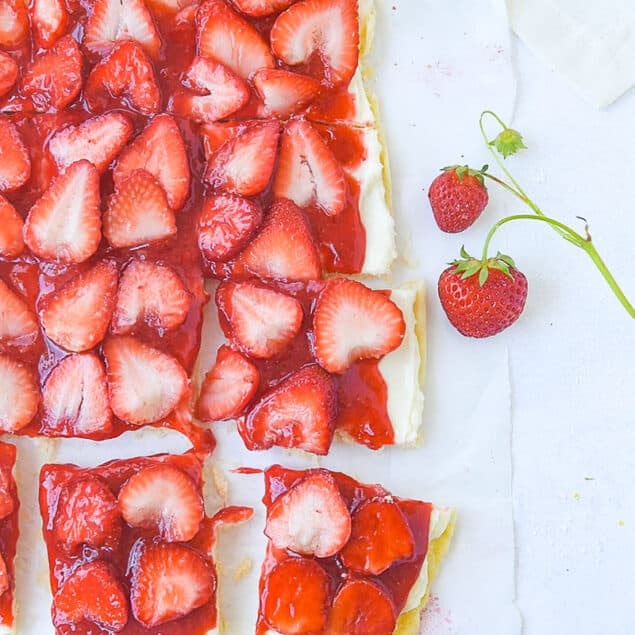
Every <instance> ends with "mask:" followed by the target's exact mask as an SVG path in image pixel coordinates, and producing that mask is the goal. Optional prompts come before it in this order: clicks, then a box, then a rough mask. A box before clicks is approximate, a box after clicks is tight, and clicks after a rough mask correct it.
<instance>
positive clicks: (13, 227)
mask: <svg viewBox="0 0 635 635" xmlns="http://www.w3.org/2000/svg"><path fill="white" fill-rule="evenodd" d="M23 226H24V222H23V221H22V216H20V214H18V213H17V212H16V211H15V207H13V205H11V203H9V201H8V200H7V199H6V198H5V197H4V196H2V194H0V258H7V259H9V260H10V259H11V258H15V257H16V256H19V255H20V254H21V253H22V250H23V249H24V239H23V238H22V228H23Z"/></svg>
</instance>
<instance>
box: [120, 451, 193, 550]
mask: <svg viewBox="0 0 635 635" xmlns="http://www.w3.org/2000/svg"><path fill="white" fill-rule="evenodd" d="M118 501H119V509H120V510H121V515H122V516H123V519H124V520H125V521H126V522H127V523H128V524H129V525H131V526H132V527H142V528H143V529H152V530H153V531H157V532H158V533H159V534H160V536H161V538H162V539H163V540H165V541H166V542H187V541H188V540H192V538H194V536H196V534H197V533H198V530H199V529H200V526H201V522H202V520H203V516H204V509H203V498H202V497H201V493H200V491H199V488H198V487H197V486H196V483H195V482H194V481H193V480H192V479H191V478H190V477H189V476H188V475H187V474H186V473H185V472H183V471H182V470H179V469H178V468H176V467H172V466H171V465H167V464H165V463H157V464H156V465H152V466H150V467H146V468H144V469H142V470H140V471H139V472H136V473H135V474H133V475H132V476H131V477H130V478H129V479H128V480H127V481H126V483H125V484H124V485H123V487H122V488H121V490H120V491H119V497H118Z"/></svg>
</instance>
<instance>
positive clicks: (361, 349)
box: [313, 278, 406, 373]
mask: <svg viewBox="0 0 635 635" xmlns="http://www.w3.org/2000/svg"><path fill="white" fill-rule="evenodd" d="M313 331H314V336H315V340H314V346H315V355H316V357H317V360H318V362H319V364H320V366H322V367H323V368H325V369H326V370H328V371H329V372H330V373H343V372H344V371H345V370H346V369H347V368H349V367H350V366H351V365H352V364H353V363H354V362H355V361H356V360H359V359H379V358H380V357H383V356H384V355H386V354H387V353H390V352H391V351H394V350H395V349H396V348H397V347H398V346H399V345H400V344H401V341H402V340H403V337H404V334H405V332H406V324H405V322H404V319H403V314H402V313H401V311H400V310H399V307H397V305H396V304H395V303H394V302H393V301H392V300H390V298H389V297H388V296H387V295H386V294H385V293H383V292H381V291H374V290H373V289H369V288H368V287H366V286H364V285H363V284H361V282H355V281H354V280H346V279H344V278H338V279H337V280H335V279H334V280H329V281H328V282H327V284H326V286H325V287H324V289H323V290H322V292H321V293H320V295H319V297H318V300H317V303H316V305H315V312H314V314H313Z"/></svg>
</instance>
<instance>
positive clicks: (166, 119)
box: [113, 115, 190, 211]
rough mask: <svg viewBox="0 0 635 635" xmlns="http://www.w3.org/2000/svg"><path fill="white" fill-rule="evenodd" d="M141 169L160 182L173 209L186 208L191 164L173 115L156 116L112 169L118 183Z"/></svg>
mask: <svg viewBox="0 0 635 635" xmlns="http://www.w3.org/2000/svg"><path fill="white" fill-rule="evenodd" d="M139 169H143V170H147V171H148V172H150V174H152V176H154V177H155V178H156V179H157V181H159V183H160V184H161V187H162V188H163V189H164V190H165V192H166V194H167V196H168V202H169V203H170V207H171V208H172V209H173V210H175V211H176V210H179V209H181V207H183V205H184V203H185V201H186V199H187V196H188V193H189V189H190V164H189V162H188V158H187V151H186V149H185V142H184V141H183V137H182V136H181V131H180V130H179V127H178V125H177V123H176V121H175V119H174V117H171V116H170V115H158V116H156V117H154V118H153V119H152V120H151V121H150V123H149V124H148V125H147V126H146V127H145V128H144V129H143V132H142V133H141V134H140V135H139V136H138V137H137V138H136V139H135V140H134V141H133V142H132V143H131V144H130V145H129V146H128V148H126V149H125V150H124V151H123V152H122V153H121V155H120V156H119V159H118V161H117V165H116V166H115V170H114V172H113V178H114V180H115V185H118V184H119V183H120V182H121V181H122V180H123V179H125V178H126V176H127V175H128V174H129V173H130V172H132V171H133V170H139Z"/></svg>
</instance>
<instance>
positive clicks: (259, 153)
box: [205, 120, 280, 196]
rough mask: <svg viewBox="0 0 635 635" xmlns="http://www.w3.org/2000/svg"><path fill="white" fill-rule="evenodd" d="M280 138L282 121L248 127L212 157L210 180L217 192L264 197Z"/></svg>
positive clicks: (206, 174) (206, 176) (266, 122)
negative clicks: (261, 195)
mask: <svg viewBox="0 0 635 635" xmlns="http://www.w3.org/2000/svg"><path fill="white" fill-rule="evenodd" d="M279 139H280V123H279V122H278V121H275V120H270V121H262V122H258V123H254V124H251V125H249V126H247V127H246V128H245V129H244V130H243V131H242V132H241V133H240V134H238V135H237V136H236V137H234V138H232V139H230V140H229V141H227V142H226V143H224V144H223V145H222V146H221V147H220V148H218V150H216V152H214V153H213V154H212V156H210V158H209V161H208V165H207V171H206V173H205V178H206V180H207V181H208V182H209V183H210V184H211V186H212V187H214V188H216V189H220V190H223V191H225V192H232V193H234V194H239V195H240V196H254V195H256V194H260V192H262V191H263V190H264V189H265V188H266V187H267V185H268V184H269V181H270V180H271V175H272V174H273V168H274V166H275V163H276V157H277V156H278V140H279Z"/></svg>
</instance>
